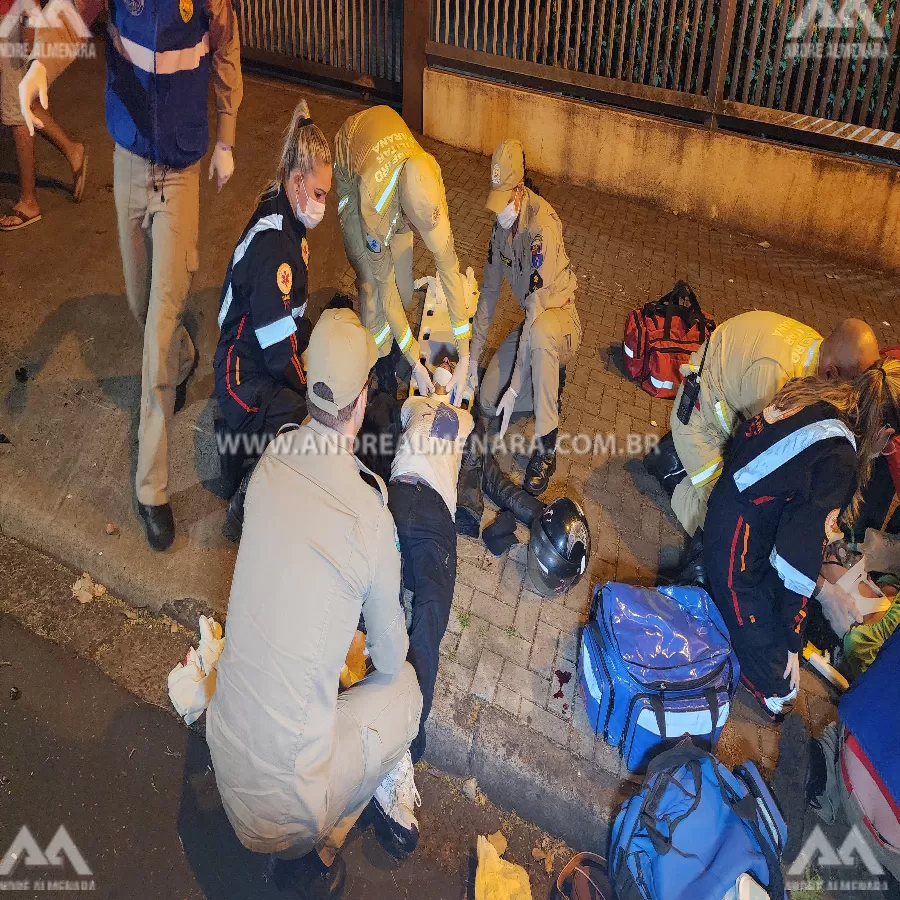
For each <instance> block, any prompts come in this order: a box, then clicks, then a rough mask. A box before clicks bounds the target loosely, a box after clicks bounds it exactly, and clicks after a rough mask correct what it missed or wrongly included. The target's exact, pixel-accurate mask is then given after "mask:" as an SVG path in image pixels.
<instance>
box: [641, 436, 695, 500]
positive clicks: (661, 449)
mask: <svg viewBox="0 0 900 900" xmlns="http://www.w3.org/2000/svg"><path fill="white" fill-rule="evenodd" d="M644 468H645V469H646V470H647V472H648V473H649V474H650V475H652V476H653V477H654V478H655V479H657V481H659V483H660V484H661V485H662V489H663V490H664V491H665V492H666V493H667V494H668V495H669V499H671V498H672V494H673V493H674V491H675V486H676V485H677V484H678V482H679V481H681V479H682V478H684V477H685V475H686V474H687V473H686V472H685V470H684V466H683V465H682V464H681V460H680V459H679V458H678V454H677V453H676V452H675V441H674V440H673V438H672V432H671V431H670V432H668V433H667V434H665V435H663V437H662V439H661V440H660V442H659V443H658V444H657V445H656V446H655V447H654V448H653V449H652V450H651V451H650V452H649V453H648V454H647V455H646V456H645V457H644Z"/></svg>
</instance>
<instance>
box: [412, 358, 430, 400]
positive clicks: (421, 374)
mask: <svg viewBox="0 0 900 900" xmlns="http://www.w3.org/2000/svg"><path fill="white" fill-rule="evenodd" d="M412 377H413V378H414V379H415V382H416V387H417V388H418V390H419V393H420V394H421V395H422V396H423V397H428V396H430V395H431V394H433V393H434V385H433V384H432V383H431V376H430V375H429V374H428V369H426V368H425V365H424V363H421V362H417V363H416V364H415V365H414V366H413V370H412Z"/></svg>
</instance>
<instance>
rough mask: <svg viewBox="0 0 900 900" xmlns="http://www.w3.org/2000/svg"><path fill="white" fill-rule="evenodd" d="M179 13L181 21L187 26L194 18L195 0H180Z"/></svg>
mask: <svg viewBox="0 0 900 900" xmlns="http://www.w3.org/2000/svg"><path fill="white" fill-rule="evenodd" d="M178 12H180V13H181V21H182V22H184V24H185V25H187V23H188V22H190V21H191V19H192V18H193V17H194V0H178Z"/></svg>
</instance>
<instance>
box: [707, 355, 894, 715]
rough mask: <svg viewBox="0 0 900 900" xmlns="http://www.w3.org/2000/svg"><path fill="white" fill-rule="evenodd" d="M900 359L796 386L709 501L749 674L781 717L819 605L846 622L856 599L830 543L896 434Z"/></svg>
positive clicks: (740, 451)
mask: <svg viewBox="0 0 900 900" xmlns="http://www.w3.org/2000/svg"><path fill="white" fill-rule="evenodd" d="M898 409H900V361H898V360H894V359H882V360H879V362H877V363H876V364H875V365H874V366H872V367H870V368H869V369H867V370H865V371H864V372H863V373H862V375H860V376H859V377H858V378H857V379H856V380H855V381H853V382H846V381H845V382H835V381H825V380H823V379H820V378H818V377H812V378H801V379H796V380H794V381H790V382H788V383H787V384H786V385H785V386H784V387H783V388H782V389H781V390H780V391H779V392H778V394H776V396H775V398H774V399H773V400H772V402H771V404H770V405H769V406H767V407H766V408H765V409H764V410H763V411H762V412H761V413H760V414H759V415H758V416H755V417H754V418H752V419H749V420H748V421H747V422H745V423H743V425H742V426H741V427H740V428H739V429H738V430H737V431H736V432H735V436H734V439H733V444H732V449H731V453H730V455H729V457H728V461H727V463H726V465H725V469H724V471H723V473H722V477H721V478H720V479H719V482H718V484H717V485H716V487H715V489H714V490H713V493H712V496H711V497H710V501H709V512H708V516H707V522H708V523H709V524H710V527H709V528H708V529H707V530H706V532H705V534H704V556H705V560H706V570H707V574H708V577H709V587H710V591H711V593H712V596H713V599H714V600H715V602H716V605H717V606H718V607H719V610H720V611H721V613H722V616H723V617H724V619H725V621H726V624H727V625H728V629H729V632H730V634H731V641H732V645H733V646H734V649H735V652H736V653H737V656H738V660H739V661H740V664H741V679H742V680H743V682H744V684H745V685H746V686H747V687H748V688H749V690H750V692H751V693H752V694H753V695H754V696H755V697H756V699H757V700H758V701H759V702H760V704H761V705H762V707H763V708H764V709H765V711H766V712H767V714H768V715H769V716H770V717H771V718H773V719H774V720H776V721H778V720H780V719H781V718H782V717H783V715H784V714H785V713H786V712H788V710H789V708H790V706H791V704H792V701H793V700H794V699H795V698H796V696H797V692H798V687H799V679H800V662H799V654H800V650H801V648H802V645H803V635H804V631H805V628H806V618H807V609H806V607H807V604H808V602H809V600H810V599H813V598H816V597H819V598H820V600H821V601H822V603H823V608H826V609H827V610H828V611H829V621H831V622H832V624H833V625H834V624H836V623H835V616H834V613H833V611H834V610H842V611H843V614H844V615H845V617H846V618H847V621H846V622H845V623H844V624H852V622H851V621H850V620H852V619H853V618H854V604H853V601H852V599H851V598H850V597H849V596H848V595H847V594H846V592H844V591H842V590H841V589H840V588H838V587H837V585H832V584H830V583H828V582H826V581H824V579H822V578H820V577H819V570H820V568H821V566H822V559H823V552H824V549H825V547H826V545H827V544H828V543H829V542H830V541H832V540H834V539H835V538H836V537H839V536H840V529H839V527H838V520H839V519H840V518H841V516H842V515H843V517H844V519H845V520H847V521H852V519H853V517H854V516H855V515H856V512H857V510H858V508H859V504H860V496H861V492H862V490H863V489H864V488H865V486H866V484H867V483H868V481H869V477H870V474H871V469H872V460H873V458H875V457H876V456H877V455H878V454H880V453H881V452H882V451H883V450H884V448H885V446H886V444H887V442H888V441H889V440H890V438H891V436H892V435H893V434H894V431H895V430H898V429H900V422H898V412H897V411H898Z"/></svg>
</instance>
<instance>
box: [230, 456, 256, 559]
mask: <svg viewBox="0 0 900 900" xmlns="http://www.w3.org/2000/svg"><path fill="white" fill-rule="evenodd" d="M255 468H256V467H255V466H251V467H250V468H249V469H247V471H246V473H245V474H244V477H243V478H242V479H241V483H240V485H238V489H237V490H236V491H235V492H234V494H233V495H232V497H231V499H230V500H229V501H228V506H227V507H226V509H225V521H224V522H223V523H222V535H223V536H224V537H226V538H228V540H229V541H234V543H238V542H239V541H240V539H241V533H242V532H243V530H244V501H245V500H246V499H247V488H248V487H249V486H250V477H251V476H252V475H253V470H254V469H255Z"/></svg>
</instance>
